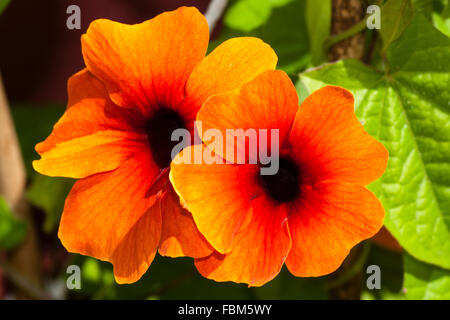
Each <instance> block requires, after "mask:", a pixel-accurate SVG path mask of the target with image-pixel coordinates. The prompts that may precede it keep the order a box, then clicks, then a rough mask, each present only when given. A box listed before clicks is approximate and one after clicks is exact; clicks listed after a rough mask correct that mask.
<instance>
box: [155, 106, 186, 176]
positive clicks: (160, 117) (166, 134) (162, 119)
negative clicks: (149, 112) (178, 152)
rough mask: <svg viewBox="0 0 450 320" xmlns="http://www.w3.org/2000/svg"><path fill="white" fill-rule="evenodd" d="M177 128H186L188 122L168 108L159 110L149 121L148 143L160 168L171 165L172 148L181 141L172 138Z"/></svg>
mask: <svg viewBox="0 0 450 320" xmlns="http://www.w3.org/2000/svg"><path fill="white" fill-rule="evenodd" d="M176 129H186V124H185V122H184V120H183V118H182V117H181V116H180V115H179V114H178V113H177V112H176V111H174V110H171V109H168V108H160V109H159V110H157V111H156V112H155V113H154V114H153V116H152V117H151V119H150V120H149V121H148V123H147V126H146V131H147V136H148V143H149V145H150V149H151V151H152V156H153V160H154V161H155V163H156V165H157V166H158V167H159V168H160V169H164V168H167V167H169V166H170V162H171V161H172V157H171V153H172V149H173V148H174V147H175V146H176V145H177V144H178V143H179V142H178V141H172V140H171V137H172V132H173V131H175V130H176Z"/></svg>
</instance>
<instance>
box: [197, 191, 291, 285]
mask: <svg viewBox="0 0 450 320" xmlns="http://www.w3.org/2000/svg"><path fill="white" fill-rule="evenodd" d="M252 210H253V218H252V220H251V221H250V223H249V224H248V226H247V228H245V229H244V230H242V231H241V232H239V233H238V234H236V236H235V238H234V241H233V248H232V250H231V251H230V252H229V253H227V254H225V255H223V254H220V253H218V252H217V251H216V252H215V253H214V254H212V255H211V256H210V257H207V258H203V259H198V260H196V261H195V266H196V267H197V269H198V271H199V272H200V273H201V274H202V275H203V276H205V277H207V278H209V279H213V280H216V281H233V282H243V283H248V285H249V286H261V285H263V284H265V283H266V282H268V281H270V280H272V279H273V278H274V277H275V276H276V275H277V274H278V273H279V272H280V270H281V267H282V266H283V263H284V260H285V259H286V256H287V255H288V252H289V248H290V246H291V241H290V237H289V230H288V226H287V211H286V208H285V207H284V206H273V205H272V204H271V203H270V202H268V201H267V200H265V199H264V198H263V197H258V198H256V199H255V200H253V201H252Z"/></svg>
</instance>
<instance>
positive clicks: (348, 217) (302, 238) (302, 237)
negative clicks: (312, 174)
mask: <svg viewBox="0 0 450 320" xmlns="http://www.w3.org/2000/svg"><path fill="white" fill-rule="evenodd" d="M383 218H384V209H383V207H382V205H381V203H380V201H379V200H378V199H377V198H376V197H375V196H374V195H373V194H372V193H371V192H370V191H368V190H367V189H365V188H364V187H362V186H359V185H356V184H352V183H347V182H337V181H324V182H320V183H318V184H316V185H314V186H305V187H304V188H302V190H301V200H299V202H298V203H297V204H296V206H295V209H293V210H292V211H291V212H290V213H289V218H288V224H289V231H290V234H291V238H292V248H291V251H290V252H289V256H288V258H287V259H286V265H287V267H288V269H289V270H290V271H291V273H293V274H294V275H296V276H299V277H317V276H322V275H325V274H329V273H331V272H333V271H335V270H336V269H337V268H338V267H339V266H340V265H341V263H342V261H344V259H345V257H346V256H347V255H348V253H349V251H350V249H351V248H352V247H354V246H355V245H356V244H358V243H359V242H360V241H362V240H365V239H368V238H370V237H372V236H373V235H374V234H375V233H377V231H378V230H380V228H381V227H382V225H383Z"/></svg>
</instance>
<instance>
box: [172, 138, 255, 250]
mask: <svg viewBox="0 0 450 320" xmlns="http://www.w3.org/2000/svg"><path fill="white" fill-rule="evenodd" d="M203 150H204V146H202V145H196V146H191V147H188V148H185V149H184V150H183V151H182V152H180V153H179V154H178V155H177V157H175V158H174V160H173V161H172V164H171V170H170V180H171V182H172V185H173V187H174V189H175V190H176V192H177V193H178V195H179V196H180V197H181V198H182V201H183V202H184V204H185V206H186V207H187V209H188V210H189V211H190V212H191V213H192V216H193V218H194V221H195V223H196V225H197V228H198V229H199V230H200V232H201V233H202V234H203V235H204V236H205V238H206V240H207V241H208V242H209V243H210V244H211V245H212V246H213V247H214V248H215V249H216V250H217V251H219V252H221V253H226V252H228V251H229V250H230V249H231V244H232V241H233V237H234V235H235V233H236V232H238V231H239V229H240V228H241V227H242V225H243V224H244V223H245V222H246V221H247V220H248V216H249V214H250V213H249V210H250V201H251V198H252V197H253V196H254V195H255V194H256V193H257V192H258V190H257V188H256V187H255V185H254V184H253V183H252V182H253V179H254V176H255V175H256V174H257V170H258V168H257V167H256V166H254V165H240V166H235V165H223V164H211V165H208V164H206V163H203V164H177V163H180V162H181V160H180V159H182V157H183V156H184V154H185V153H186V152H190V153H191V155H194V154H195V153H196V152H203Z"/></svg>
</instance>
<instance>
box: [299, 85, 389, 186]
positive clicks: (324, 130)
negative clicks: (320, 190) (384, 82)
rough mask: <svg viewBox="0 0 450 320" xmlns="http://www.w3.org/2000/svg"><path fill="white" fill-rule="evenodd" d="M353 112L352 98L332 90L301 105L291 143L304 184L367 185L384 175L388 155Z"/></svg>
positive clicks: (324, 90)
mask: <svg viewBox="0 0 450 320" xmlns="http://www.w3.org/2000/svg"><path fill="white" fill-rule="evenodd" d="M353 108H354V101H353V95H352V94H351V93H350V92H349V91H347V90H346V89H344V88H340V87H333V86H327V87H324V88H322V89H319V90H317V91H315V92H313V93H312V94H311V95H310V96H309V97H308V98H306V99H305V101H304V102H303V103H302V104H301V106H300V109H299V112H298V113H297V116H296V118H295V122H294V125H293V128H292V133H291V136H290V142H291V144H292V154H293V155H294V157H295V159H296V161H297V162H298V163H300V164H301V168H302V172H303V179H304V183H308V184H313V183H315V182H317V181H321V180H327V179H331V180H342V181H347V182H354V183H358V184H361V185H367V184H369V183H370V182H372V181H374V180H375V179H377V178H378V177H380V176H381V175H382V174H383V172H384V170H385V169H386V166H387V160H388V152H387V150H386V148H385V147H384V146H383V145H382V144H381V143H380V142H378V141H376V140H375V139H374V138H372V137H371V136H370V135H369V134H368V133H367V132H366V131H365V130H364V127H363V125H362V124H361V123H360V122H359V121H358V119H357V118H356V115H355V112H354V109H353Z"/></svg>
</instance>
